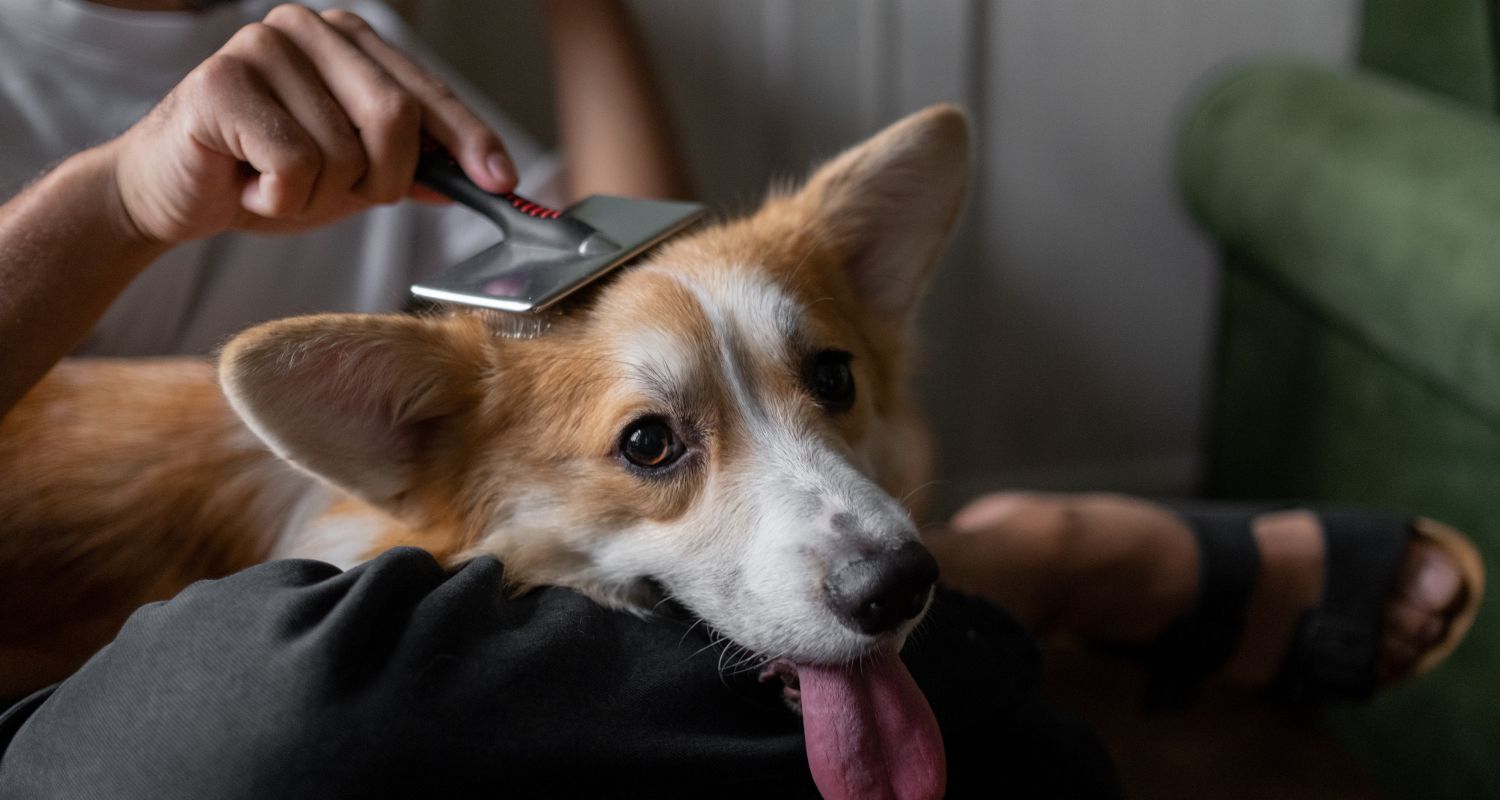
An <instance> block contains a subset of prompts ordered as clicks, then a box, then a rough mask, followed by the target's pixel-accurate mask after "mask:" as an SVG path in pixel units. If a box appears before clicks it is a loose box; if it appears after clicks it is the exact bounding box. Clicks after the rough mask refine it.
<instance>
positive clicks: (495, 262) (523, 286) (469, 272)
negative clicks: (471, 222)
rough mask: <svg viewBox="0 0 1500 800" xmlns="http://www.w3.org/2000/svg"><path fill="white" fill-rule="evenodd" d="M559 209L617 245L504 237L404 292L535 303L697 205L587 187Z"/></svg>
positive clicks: (613, 262) (632, 251)
mask: <svg viewBox="0 0 1500 800" xmlns="http://www.w3.org/2000/svg"><path fill="white" fill-rule="evenodd" d="M565 213H566V214H567V215H568V216H571V217H576V218H577V219H580V220H582V221H584V222H586V223H588V224H589V225H591V226H593V227H594V228H596V229H597V230H598V231H599V232H600V233H603V234H604V235H605V236H607V237H609V238H610V239H612V240H614V241H615V242H617V243H618V244H619V245H620V249H618V250H611V251H609V252H607V253H600V254H598V255H592V256H584V255H579V254H578V253H574V252H567V251H562V250H556V249H553V248H547V247H534V246H529V245H527V244H526V243H525V242H512V241H511V240H509V239H507V240H505V241H502V242H500V243H499V244H495V245H492V246H490V247H487V248H485V249H484V250H481V251H479V252H478V253H477V254H475V255H473V256H471V257H469V258H467V259H465V260H464V261H462V262H460V263H459V264H457V265H455V266H454V267H452V268H451V269H448V270H446V271H444V272H442V273H439V274H437V275H434V276H433V277H431V278H429V279H427V280H424V281H422V282H421V283H418V284H416V285H414V286H412V287H411V291H412V294H414V295H417V296H418V297H425V298H428V299H431V300H440V301H443V302H446V303H462V304H464V305H471V306H480V307H483V308H493V309H497V310H500V311H510V312H520V313H534V312H537V311H541V310H543V309H545V308H547V307H548V306H550V305H552V304H554V303H556V302H557V301H559V300H561V299H563V298H564V297H567V296H568V295H570V294H572V293H573V292H575V291H577V290H578V289H580V288H582V287H584V286H586V285H588V284H589V282H591V281H593V280H594V279H596V278H598V277H599V276H601V275H603V274H605V273H606V272H609V271H610V270H612V269H614V268H615V267H618V266H620V265H622V264H624V263H626V262H628V261H630V260H631V259H633V258H635V257H636V256H638V255H640V254H641V253H644V252H646V251H647V250H649V249H651V248H652V247H654V246H655V245H657V244H659V243H660V242H661V241H662V240H664V239H666V238H667V237H669V236H672V235H673V234H675V233H678V232H679V231H681V230H683V229H684V228H687V227H688V226H690V225H692V224H693V223H694V222H696V221H697V220H698V219H699V218H700V217H702V216H703V213H704V208H703V206H701V205H699V204H697V203H682V202H675V201H668V200H637V199H631V198H624V197H610V196H607V195H594V196H593V197H589V198H587V199H585V200H583V201H581V202H579V203H577V204H575V205H573V206H572V207H570V208H568V209H567V211H566V212H565Z"/></svg>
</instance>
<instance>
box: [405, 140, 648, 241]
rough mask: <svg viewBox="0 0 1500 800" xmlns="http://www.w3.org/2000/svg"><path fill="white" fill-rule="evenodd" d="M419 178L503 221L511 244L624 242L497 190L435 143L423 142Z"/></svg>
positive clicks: (516, 195)
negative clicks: (479, 181) (466, 171)
mask: <svg viewBox="0 0 1500 800" xmlns="http://www.w3.org/2000/svg"><path fill="white" fill-rule="evenodd" d="M416 178H417V182H418V183H421V184H422V185H424V186H427V187H429V188H431V189H433V190H435V191H437V192H439V193H441V194H442V195H444V196H445V197H448V198H450V199H452V200H454V201H456V202H459V203H462V204H463V205H465V206H468V207H469V208H471V209H473V210H475V211H477V212H479V213H480V214H483V215H484V216H486V217H488V218H489V219H490V220H492V221H493V222H494V223H495V224H496V225H499V226H500V230H502V231H504V232H505V240H506V241H507V242H510V243H511V244H519V245H527V246H529V247H544V248H547V249H551V250H564V251H568V252H573V253H578V254H580V255H594V254H597V253H604V252H607V251H609V250H615V249H618V248H619V245H617V244H615V243H614V242H613V241H610V239H609V238H608V237H606V236H605V235H604V234H602V233H600V232H599V231H598V230H596V229H594V227H593V226H591V225H589V224H588V223H585V222H583V221H581V220H577V219H574V218H573V217H570V216H568V215H566V214H564V213H563V212H561V211H558V210H556V209H552V208H548V207H546V206H544V205H542V204H541V203H536V202H532V201H531V200H527V199H526V198H524V197H522V196H520V195H518V194H516V193H514V192H506V193H505V194H491V193H489V192H487V191H485V190H484V189H481V188H479V185H478V184H476V183H474V182H473V181H471V180H469V176H468V175H465V174H464V171H463V169H462V168H461V167H459V166H458V162H456V161H454V160H453V156H451V155H449V154H448V152H447V151H446V150H444V149H442V148H441V147H439V146H438V145H436V144H435V143H431V142H427V143H424V144H423V146H422V155H421V157H420V158H419V159H418V160H417V175H416Z"/></svg>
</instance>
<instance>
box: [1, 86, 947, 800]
mask: <svg viewBox="0 0 1500 800" xmlns="http://www.w3.org/2000/svg"><path fill="white" fill-rule="evenodd" d="M968 173H969V144H968V124H967V122H966V119H965V116H964V114H963V113H962V112H961V111H960V110H958V109H956V108H954V107H952V106H935V107H932V108H929V109H926V110H924V111H921V112H918V113H916V114H914V115H912V116H910V117H907V118H905V119H903V120H901V121H899V122H897V123H896V124H894V125H892V126H891V127H889V128H887V129H885V130H884V131H882V132H880V133H879V134H877V135H876V136H874V137H873V138H871V139H870V140H868V141H866V142H864V143H863V144H860V145H858V146H856V147H854V148H852V149H850V150H848V151H846V152H844V153H843V154H841V155H839V156H837V157H836V158H834V159H833V160H831V161H829V162H828V163H826V164H824V165H823V166H821V167H820V168H818V169H817V170H816V171H815V172H814V173H813V174H812V175H811V177H810V178H809V179H808V180H807V181H806V182H805V183H804V184H803V185H802V186H801V187H800V188H797V189H795V190H789V191H782V192H778V193H773V194H772V195H771V196H770V197H769V199H768V200H767V201H766V202H765V203H764V205H763V206H762V207H761V208H760V209H759V210H757V211H755V212H754V213H752V214H750V215H748V216H746V217H744V218H741V219H738V220H735V221H729V222H725V223H721V224H716V225H712V226H708V227H705V228H703V229H701V230H698V231H696V232H694V233H691V234H686V235H682V236H679V237H677V238H676V239H674V240H671V241H669V242H668V243H667V244H666V245H664V246H662V247H661V248H659V249H657V250H656V251H654V253H653V254H651V255H650V256H648V257H647V258H646V259H644V260H643V261H642V262H640V263H638V264H635V265H633V266H631V267H628V268H626V269H624V270H621V271H619V272H618V273H617V274H615V275H613V276H611V277H610V278H609V279H607V280H606V281H603V282H602V283H601V285H599V286H598V287H597V288H595V289H592V290H591V291H590V292H589V293H588V296H587V297H585V298H584V299H582V300H578V301H576V302H571V304H570V305H569V306H568V307H567V310H566V312H565V313H563V314H561V315H560V316H558V317H557V318H555V319H554V320H552V322H551V324H550V327H549V329H548V330H547V331H546V333H545V334H543V335H540V336H536V337H533V338H510V337H507V336H505V335H503V333H504V328H505V320H504V318H503V317H500V316H498V315H495V314H493V313H492V312H478V311H455V312H451V313H446V314H443V315H433V316H414V315H358V314H323V315H315V316H308V317H299V318H292V319H287V320H281V321H275V322H269V323H266V324H262V325H260V326H258V327H255V328H252V329H250V330H248V331H246V332H244V333H242V334H240V335H238V336H237V337H235V338H234V339H233V340H231V341H230V342H229V343H228V345H227V346H226V347H225V348H224V349H223V352H222V353H221V355H220V358H219V359H218V362H217V366H215V365H214V364H211V363H209V362H207V361H201V360H191V359H160V360H128V361H111V360H76V361H67V362H64V363H62V364H61V365H59V366H58V367H57V368H56V369H55V370H54V371H53V372H52V373H51V374H50V375H49V376H48V377H47V378H46V379H45V380H44V381H43V382H41V383H40V384H39V385H38V386H37V387H35V388H34V389H33V390H32V391H31V392H30V393H29V394H28V395H27V396H26V397H25V398H24V400H23V401H22V402H21V403H20V404H19V405H18V406H17V407H16V408H15V409H13V410H12V411H11V412H10V414H8V415H7V416H6V417H5V419H4V420H3V423H0V585H3V586H6V587H7V594H8V595H9V598H8V600H7V602H6V603H4V604H3V605H4V609H3V610H0V664H8V665H10V666H9V667H7V668H6V669H7V670H8V672H7V674H5V675H3V676H0V677H3V678H4V679H5V680H7V681H10V682H11V684H12V685H17V684H24V683H25V682H26V681H27V680H32V681H36V680H40V679H43V678H50V677H52V676H51V675H49V674H47V673H48V672H49V670H50V671H53V672H57V671H65V670H64V669H63V667H64V666H65V665H72V666H76V664H77V663H78V662H79V661H81V660H82V658H84V657H86V656H87V654H88V652H90V651H91V650H92V649H94V648H96V647H97V646H98V645H99V644H100V643H102V641H104V640H107V639H108V637H109V636H111V635H112V634H113V632H114V630H115V629H116V628H117V627H118V626H119V624H120V622H121V620H122V619H123V617H124V615H125V614H128V612H129V611H130V610H131V609H133V608H135V607H136V606H138V605H140V604H141V603H143V602H146V601H148V600H153V599H158V598H163V597H168V596H170V595H172V594H173V593H175V592H176V591H177V590H178V589H180V588H181V587H183V586H184V585H186V584H187V583H189V582H191V581H193V580H196V579H199V578H205V577H214V576H219V575H224V574H227V573H229V572H232V571H235V570H237V569H240V568H243V567H246V566H249V565H251V564H254V563H257V562H260V561H265V560H268V559H274V558H288V557H305V558H315V559H321V560H324V561H329V562H332V563H334V564H337V565H340V566H352V565H355V564H357V563H359V562H361V561H363V560H366V559H368V558H370V557H372V556H373V555H374V554H376V553H379V552H381V551H382V550H385V549H388V548H391V547H396V546H399V545H414V546H417V547H421V548H425V549H426V550H428V551H430V552H431V553H433V554H434V555H435V556H436V557H438V558H439V559H440V560H441V561H443V562H445V563H449V564H454V563H458V562H462V561H464V560H466V559H469V558H471V557H473V556H475V555H478V554H493V555H495V556H497V557H499V559H500V560H501V561H502V562H503V563H504V564H505V567H506V575H507V578H508V579H509V581H511V583H512V584H513V588H514V589H515V590H517V591H524V590H525V589H526V588H528V587H531V586H535V585H539V584H557V585H563V586H568V587H572V588H575V589H577V590H579V591H582V592H584V593H586V594H588V595H589V596H591V597H592V598H594V599H596V600H597V601H598V602H600V603H603V604H606V605H608V606H612V607H616V608H621V609H627V610H631V611H635V612H641V613H644V612H645V611H647V610H649V609H650V608H651V606H652V605H653V604H655V603H656V602H658V601H659V600H660V599H661V597H662V596H664V595H665V596H669V597H671V598H673V599H675V600H676V601H678V602H679V603H681V604H682V605H683V606H685V607H686V608H687V609H689V610H690V611H691V612H693V613H694V614H696V615H697V616H699V617H700V618H702V619H703V620H704V621H705V622H706V623H707V624H709V625H710V626H712V627H713V628H714V629H715V630H717V631H718V632H719V633H721V634H723V635H724V636H725V637H727V638H728V639H729V640H730V641H732V642H734V643H735V644H737V645H739V646H741V647H743V648H746V649H747V650H749V651H751V652H753V653H755V654H757V655H758V656H760V657H763V659H764V663H765V664H767V665H769V666H768V669H770V670H771V671H773V672H775V673H776V674H777V675H779V676H781V677H782V678H784V679H785V680H787V682H788V684H789V686H797V691H798V692H800V702H801V704H802V711H803V714H804V724H805V726H806V728H807V731H808V741H809V758H810V760H812V762H813V768H814V774H815V777H817V778H818V782H819V785H820V787H823V790H824V792H825V793H826V794H829V795H850V796H852V795H856V794H860V793H861V792H862V791H863V790H862V789H860V784H859V781H861V780H867V779H869V778H868V775H865V774H864V773H863V772H860V769H866V768H867V767H868V765H865V766H864V767H858V768H855V767H850V766H849V764H850V763H851V762H859V761H860V760H861V759H868V758H871V757H878V754H877V756H871V755H870V754H868V753H860V752H856V750H857V748H858V745H856V744H851V743H849V742H846V741H843V740H844V739H848V738H850V736H851V732H850V731H848V730H844V729H841V728H839V727H838V726H839V725H844V724H846V723H845V722H840V721H839V719H842V718H841V717H840V716H839V714H838V713H837V711H838V709H833V710H829V709H828V708H826V707H825V706H827V705H828V704H829V703H837V702H840V701H838V700H837V699H833V700H830V699H828V698H829V697H830V696H836V695H838V692H840V691H843V692H850V691H853V692H858V691H867V692H868V691H876V690H883V691H887V696H897V697H899V698H900V699H901V700H900V702H896V703H894V704H887V705H892V706H893V710H887V711H880V710H878V709H877V711H875V712H872V713H873V714H874V716H873V717H871V716H869V715H868V714H867V715H866V716H865V717H861V718H860V720H861V721H860V723H859V724H866V725H869V726H871V727H872V728H874V729H876V730H877V731H884V732H885V733H882V736H883V737H884V738H885V739H886V740H887V742H886V743H887V744H891V740H895V739H900V740H901V741H902V742H906V743H905V744H902V743H897V744H894V745H891V746H895V747H902V748H907V750H903V751H900V752H908V753H909V755H910V760H912V761H914V762H918V763H920V764H923V765H925V767H924V768H925V769H926V771H927V772H936V773H941V771H942V767H941V763H940V762H941V744H940V742H939V743H937V744H936V745H934V744H933V742H932V739H933V737H935V736H936V727H935V723H934V722H932V720H931V715H930V712H926V716H925V717H924V716H923V714H922V712H923V711H924V710H925V708H926V707H925V703H920V702H919V704H920V706H921V707H920V708H915V707H913V706H912V705H911V703H908V702H906V701H907V700H909V699H910V694H911V692H913V691H915V688H914V686H910V685H909V684H910V678H909V676H906V675H905V670H904V668H902V667H900V662H899V660H898V659H896V658H895V655H894V654H895V652H896V650H897V649H899V646H900V644H901V642H903V641H904V638H905V637H906V635H907V634H908V633H909V632H910V631H911V630H912V628H913V627H914V626H915V625H916V623H917V621H918V620H919V619H920V617H921V615H922V614H923V613H924V611H925V609H926V606H927V605H928V603H929V601H930V597H931V595H932V590H933V585H934V581H935V579H936V571H937V569H936V563H935V561H934V560H933V558H932V556H931V555H929V554H928V552H927V551H926V550H925V549H924V548H923V546H922V545H921V543H920V539H919V535H918V529H917V526H916V525H915V524H914V522H913V516H912V513H911V512H910V511H909V510H908V509H907V508H906V507H905V506H904V505H903V501H904V500H906V499H908V498H910V497H911V496H912V494H913V493H914V492H916V491H917V490H918V489H919V488H920V487H921V486H923V484H924V483H925V482H926V480H927V477H928V473H929V471H930V456H929V452H930V447H929V443H928V438H927V435H926V433H925V431H924V428H923V426H922V423H921V421H920V418H919V415H918V412H917V410H916V406H915V404H914V402H913V400H912V398H911V397H910V395H909V394H908V390H907V388H906V382H907V377H908V370H909V363H910V361H911V359H912V348H913V341H912V327H913V324H912V323H913V316H914V312H915V309H916V306H917V303H918V300H919V298H920V296H921V293H922V289H923V287H924V286H925V284H926V283H927V281H928V278H929V274H930V272H931V270H932V268H933V266H934V264H935V262H936V261H937V259H938V257H939V255H940V253H941V250H942V247H943V245H944V242H945V239H946V238H947V235H948V233H949V231H950V229H951V227H952V226H953V223H954V220H955V218H956V216H957V214H958V211H959V208H960V205H961V203H962V200H963V197H964V194H965V189H966V184H967V180H968ZM854 662H862V663H864V664H865V668H864V669H863V670H862V671H861V670H853V669H851V668H848V667H847V666H845V665H848V664H851V663H854ZM28 665H29V666H28ZM67 669H71V666H68V667H67ZM887 673H890V674H887ZM798 684H800V685H798ZM830 693H831V694H830ZM890 693H894V695H891V694H890ZM917 700H918V701H920V693H918V694H917ZM820 704H821V705H820ZM876 705H880V704H876ZM881 714H886V715H888V716H889V715H895V717H894V718H885V717H881V716H880V715H881ZM846 716H847V715H846ZM819 725H822V726H824V727H823V729H819V728H818V726H819ZM924 726H925V727H924ZM929 729H930V730H929ZM924 730H926V731H928V734H927V736H926V739H925V740H924V737H923V735H919V734H920V732H921V731H924ZM912 731H918V733H917V734H914V733H912ZM854 738H858V737H854ZM911 740H917V741H916V743H915V744H911V743H910V741H911ZM934 746H935V747H936V749H937V752H936V753H933V752H930V751H931V750H932V749H933V747H934ZM818 748H822V749H823V752H821V753H816V754H815V753H814V750H815V749H818ZM912 748H915V749H914V750H913V749H912ZM820 758H821V759H822V760H823V762H824V763H823V764H821V766H820V764H819V762H818V759H820ZM894 760H897V761H900V760H903V759H894ZM820 769H821V770H822V771H823V773H825V774H823V775H821V776H820V775H819V770H820ZM892 769H896V768H894V767H893V768H892ZM867 771H868V770H867ZM917 771H918V772H921V769H918V770H917ZM880 780H887V781H889V783H890V784H891V785H895V786H901V785H905V784H912V785H925V786H927V789H924V790H922V791H925V792H927V793H931V791H936V792H937V793H939V794H940V793H941V785H940V783H941V775H940V774H937V775H921V774H919V775H915V776H913V775H909V774H904V775H898V774H894V773H893V774H890V775H886V776H885V777H883V778H880ZM924 780H925V781H927V784H922V781H924ZM903 782H904V783H903ZM934 786H936V789H933V787H934ZM918 793H919V794H920V793H922V792H918Z"/></svg>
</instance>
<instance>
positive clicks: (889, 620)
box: [824, 542, 938, 636]
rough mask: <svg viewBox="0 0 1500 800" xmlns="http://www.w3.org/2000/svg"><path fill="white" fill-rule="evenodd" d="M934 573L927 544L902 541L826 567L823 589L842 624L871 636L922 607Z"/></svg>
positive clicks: (934, 569) (919, 611) (917, 611)
mask: <svg viewBox="0 0 1500 800" xmlns="http://www.w3.org/2000/svg"><path fill="white" fill-rule="evenodd" d="M937 576H938V565H937V560H936V559H934V558H933V557H932V554H931V553H929V552H927V548H925V547H923V546H922V545H921V544H919V543H917V542H906V543H904V544H902V545H901V546H900V547H898V548H896V549H894V550H882V551H880V552H878V553H875V554H873V555H870V556H866V557H864V558H859V559H856V560H854V561H850V562H849V563H847V564H844V565H843V566H841V567H839V568H838V569H836V570H834V571H833V572H831V573H829V575H828V579H827V580H826V581H825V582H824V589H825V590H826V591H827V594H828V603H829V605H830V607H831V608H832V609H833V612H834V613H835V614H837V615H838V616H839V618H840V619H842V620H843V621H844V623H845V624H846V625H848V626H849V627H851V628H854V629H855V630H857V631H859V632H860V633H864V634H867V635H870V636H874V635H876V634H881V633H886V632H888V631H891V630H894V629H895V628H896V627H898V626H899V625H901V623H903V622H906V621H907V620H909V619H911V618H912V617H915V616H916V615H918V614H920V613H922V608H923V607H924V606H925V605H926V604H927V596H928V594H929V593H930V592H931V591H932V585H933V584H934V583H936V582H937Z"/></svg>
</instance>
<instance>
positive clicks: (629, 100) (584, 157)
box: [544, 0, 688, 197]
mask: <svg viewBox="0 0 1500 800" xmlns="http://www.w3.org/2000/svg"><path fill="white" fill-rule="evenodd" d="M544 8H545V12H546V17H547V26H548V33H549V36H550V39H551V43H552V57H553V63H554V69H555V73H556V80H557V116H558V128H559V130H560V134H561V138H562V145H563V149H564V150H565V151H566V153H567V159H568V166H569V175H570V186H569V193H570V194H571V195H573V196H575V197H582V196H585V195H589V194H619V195H627V196H644V197H683V196H686V195H687V194H688V187H687V182H686V180H685V178H684V177H683V174H682V169H681V166H680V164H679V163H678V160H677V158H676V156H675V148H674V146H673V142H672V136H671V129H670V125H669V124H668V121H667V119H668V118H667V112H666V104H665V103H664V102H663V100H662V97H661V93H660V92H659V91H658V89H657V86H656V84H655V83H654V81H653V80H652V77H651V70H650V59H649V58H648V56H647V54H646V49H645V46H644V43H643V42H642V41H641V38H640V36H639V35H638V33H637V31H636V29H635V26H634V24H633V23H632V21H631V19H630V15H629V12H628V11H627V10H626V8H625V6H624V4H623V2H621V0H546V2H545V3H544Z"/></svg>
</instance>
